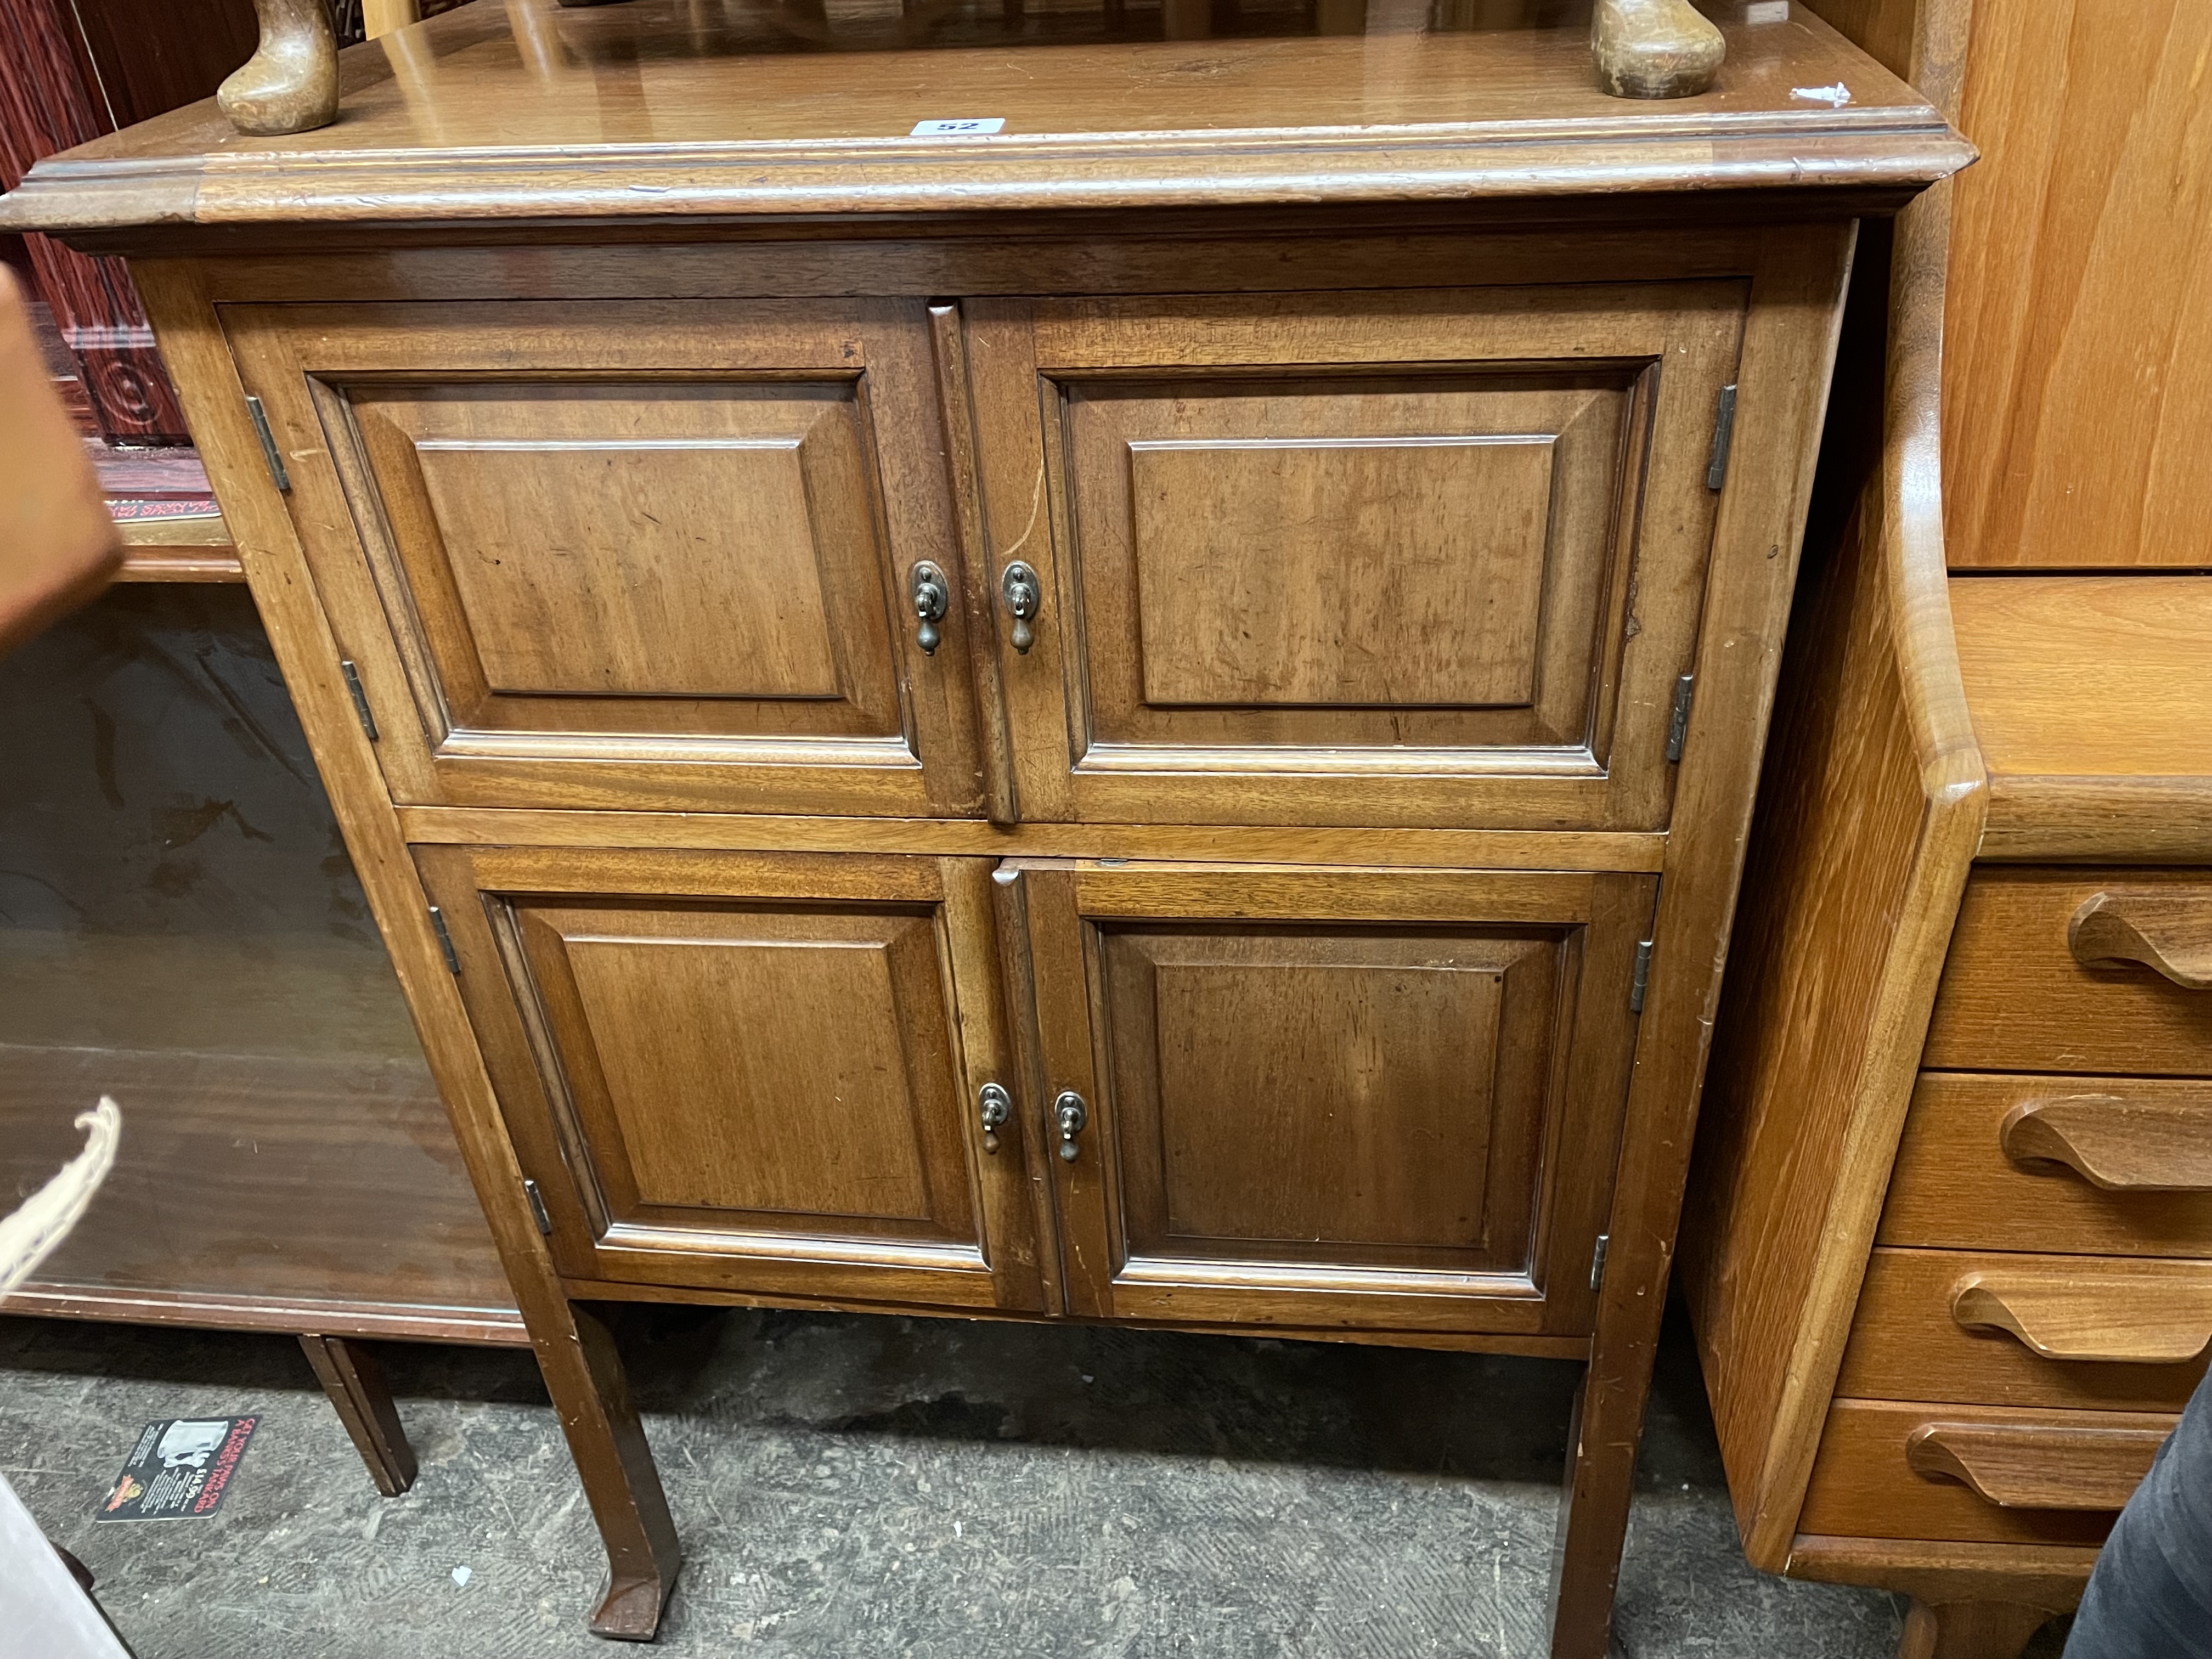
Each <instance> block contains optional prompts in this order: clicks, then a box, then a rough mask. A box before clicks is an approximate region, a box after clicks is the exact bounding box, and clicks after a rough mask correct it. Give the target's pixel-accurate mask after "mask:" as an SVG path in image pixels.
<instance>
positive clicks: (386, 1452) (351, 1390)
mask: <svg viewBox="0 0 2212 1659" xmlns="http://www.w3.org/2000/svg"><path fill="white" fill-rule="evenodd" d="M300 1346H301V1347H302V1348H303V1349H305V1350H306V1351H307V1363H308V1364H310V1365H312V1366H313V1367H314V1368H315V1380H316V1381H317V1382H319V1383H321V1384H322V1385H323V1392H324V1393H325V1394H326V1395H329V1396H330V1398H331V1405H332V1406H334V1407H337V1413H338V1421H340V1422H341V1423H343V1424H344V1425H345V1429H346V1432H347V1433H348V1434H349V1435H350V1436H352V1437H353V1443H354V1448H355V1449H356V1450H357V1451H359V1452H360V1453H361V1461H362V1462H364V1463H366V1464H368V1473H369V1478H370V1479H372V1480H374V1481H375V1482H376V1489H377V1491H379V1492H382V1493H383V1494H384V1495H385V1496H386V1498H397V1497H398V1496H399V1494H400V1493H401V1492H405V1491H406V1490H407V1489H408V1488H409V1487H410V1486H413V1485H414V1484H415V1449H414V1448H413V1447H412V1446H410V1445H409V1444H408V1443H407V1432H406V1431H405V1430H404V1429H403V1428H401V1427H400V1426H399V1413H398V1410H397V1409H396V1408H395V1407H393V1405H392V1390H391V1389H388V1388H386V1386H385V1383H384V1371H383V1370H382V1368H381V1367H380V1366H379V1365H378V1364H377V1363H376V1357H375V1355H374V1354H373V1353H371V1352H369V1350H368V1346H367V1345H366V1344H364V1343H361V1342H355V1341H349V1340H347V1339H346V1338H344V1337H343V1336H318V1335H313V1334H307V1335H302V1336H301V1338H300Z"/></svg>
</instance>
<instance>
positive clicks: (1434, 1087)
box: [1014, 861, 1651, 1334]
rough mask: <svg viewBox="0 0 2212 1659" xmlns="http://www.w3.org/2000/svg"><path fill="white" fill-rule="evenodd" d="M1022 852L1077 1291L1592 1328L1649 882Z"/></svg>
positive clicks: (1348, 1314)
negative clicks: (1053, 858) (1132, 861)
mask: <svg viewBox="0 0 2212 1659" xmlns="http://www.w3.org/2000/svg"><path fill="white" fill-rule="evenodd" d="M1014 869H1015V870H1016V871H1017V872H1018V875H1017V879H1018V881H1019V882H1020V884H1022V886H1023V887H1024V890H1025V892H1026V901H1025V902H1026V914H1027V918H1028V922H1029V944H1030V961H1031V963H1032V964H1033V972H1034V973H1035V975H1036V980H1035V983H1036V1019H1037V1021H1038V1038H1039V1045H1040V1049H1041V1053H1042V1057H1043V1061H1044V1077H1043V1086H1042V1088H1041V1090H1040V1091H1039V1095H1040V1098H1041V1099H1045V1100H1048V1099H1052V1098H1054V1097H1057V1096H1058V1095H1059V1094H1060V1091H1063V1090H1073V1091H1075V1092H1076V1093H1077V1094H1079V1095H1080V1096H1081V1097H1083V1099H1084V1100H1085V1103H1086V1105H1087V1108H1088V1110H1089V1113H1090V1117H1091V1121H1090V1123H1089V1124H1088V1125H1087V1127H1085V1129H1084V1131H1083V1132H1082V1133H1081V1135H1080V1136H1079V1138H1078V1139H1077V1143H1076V1145H1077V1151H1078V1156H1077V1157H1076V1158H1074V1159H1073V1160H1072V1161H1067V1162H1065V1163H1061V1164H1060V1167H1059V1168H1058V1169H1057V1170H1054V1175H1055V1176H1057V1178H1058V1179H1057V1186H1058V1192H1057V1200H1058V1207H1059V1211H1060V1216H1061V1218H1062V1223H1061V1225H1062V1230H1063V1233H1064V1235H1065V1237H1066V1251H1067V1258H1068V1261H1069V1304H1070V1306H1071V1308H1072V1309H1073V1310H1074V1311H1076V1312H1078V1313H1081V1314H1087V1315H1092V1316H1114V1317H1121V1316H1130V1317H1134V1318H1139V1319H1148V1320H1170V1321H1197V1322H1231V1321H1237V1320H1244V1321H1249V1322H1254V1323H1256V1324H1275V1323H1283V1324H1291V1325H1301V1326H1309V1327H1310V1326H1316V1325H1328V1324H1339V1323H1340V1324H1346V1325H1364V1326H1369V1327H1375V1328H1403V1329H1408V1330H1439V1331H1449V1330H1486V1329H1492V1330H1501V1331H1509V1332H1510V1331H1526V1332H1530V1333H1537V1332H1542V1333H1547V1334H1576V1333H1577V1332H1581V1331H1586V1330H1587V1329H1588V1328H1589V1320H1590V1313H1591V1297H1590V1294H1589V1283H1588V1281H1589V1256H1590V1247H1591V1245H1592V1243H1593V1242H1594V1241H1595V1236H1596V1232H1597V1231H1598V1219H1599V1217H1600V1216H1601V1214H1602V1213H1603V1206H1604V1200H1605V1191H1604V1188H1605V1184H1606V1183H1605V1179H1604V1176H1603V1174H1602V1171H1603V1170H1604V1168H1605V1166H1606V1164H1607V1161H1608V1158H1609V1154H1610V1152H1611V1149H1612V1147H1613V1145H1614V1142H1615V1140H1616V1138H1617V1136H1618V1133H1619V1123H1620V1109H1621V1101H1622V1097H1623V1092H1624V1091H1625V1088H1626V1071H1627V1066H1628V1060H1629V1053H1630V1049H1631V1047H1632V1042H1633V1022H1632V1019H1631V1018H1630V1016H1629V1013H1628V1010H1627V1006H1626V997H1625V996H1624V995H1623V994H1621V987H1624V986H1625V985H1626V975H1627V973H1628V970H1629V964H1630V961H1631V958H1632V954H1633V951H1634V948H1635V941H1636V939H1637V937H1638V930H1639V929H1640V928H1641V927H1643V926H1644V922H1645V921H1647V920H1648V918H1649V916H1650V904H1651V886H1650V882H1649V881H1648V880H1645V879H1641V878H1622V877H1599V878H1576V877H1568V876H1553V875H1528V876H1518V877H1511V876H1492V875H1485V874H1475V873H1467V872H1449V873H1446V872H1424V874H1423V875H1422V877H1421V878H1419V879H1418V880H1413V879H1409V878H1406V877H1403V876H1401V877H1400V878H1397V879H1396V880H1395V881H1394V882H1393V883H1392V884H1391V886H1390V887H1389V888H1387V889H1385V888H1381V887H1378V885H1377V884H1376V883H1375V882H1374V880H1373V878H1372V876H1371V874H1370V872H1361V871H1352V870H1340V871H1326V872H1323V871H1280V870H1274V871H1271V870H1266V869H1252V868H1238V867H1236V866H1226V867H1222V868H1218V869H1208V868H1181V869H1178V868H1176V867H1174V866H1127V867H1121V866H1115V867H1101V866H1098V865H1097V864H1095V863H1093V864H1085V865H1080V866H1061V865H1054V864H1050V863H1047V862H1044V861H1034V862H1026V861H1025V862H1024V863H1023V864H1020V865H1018V866H1014ZM1438 1033H1448V1034H1449V1035H1448V1036H1439V1035H1437V1034H1438ZM1440 1044H1441V1045H1442V1046H1439V1045H1440ZM1094 1056H1097V1057H1098V1058H1097V1059H1094Z"/></svg>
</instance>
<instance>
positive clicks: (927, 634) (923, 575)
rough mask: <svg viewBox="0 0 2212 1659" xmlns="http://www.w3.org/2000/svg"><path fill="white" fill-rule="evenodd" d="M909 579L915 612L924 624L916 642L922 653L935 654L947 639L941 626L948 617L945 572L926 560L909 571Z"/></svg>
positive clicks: (916, 635) (915, 637) (915, 639)
mask: <svg viewBox="0 0 2212 1659" xmlns="http://www.w3.org/2000/svg"><path fill="white" fill-rule="evenodd" d="M907 580H908V583H909V584H910V587H911V592H912V593H913V596H914V614H915V617H916V618H917V619H918V620H919V621H920V622H921V627H920V628H919V629H916V630H915V636H914V642H915V644H916V645H918V646H920V647H921V653H922V655H924V656H925V657H933V656H935V655H936V654H937V647H938V646H939V644H940V643H941V642H942V641H944V638H945V635H943V634H942V633H941V632H939V629H938V626H937V624H938V623H940V622H942V621H943V620H944V619H945V599H946V596H947V593H948V590H947V588H946V587H945V573H944V572H943V571H942V570H939V568H937V567H936V566H935V565H933V564H932V563H931V562H929V561H928V560H927V559H924V560H922V561H921V562H920V563H919V564H917V565H915V568H913V569H912V570H911V571H909V572H908V574H907Z"/></svg>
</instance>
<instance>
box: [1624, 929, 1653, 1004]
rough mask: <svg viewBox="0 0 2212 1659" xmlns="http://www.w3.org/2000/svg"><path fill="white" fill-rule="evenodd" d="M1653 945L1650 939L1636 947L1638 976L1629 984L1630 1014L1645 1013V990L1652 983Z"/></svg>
mask: <svg viewBox="0 0 2212 1659" xmlns="http://www.w3.org/2000/svg"><path fill="white" fill-rule="evenodd" d="M1651 945H1652V941H1651V940H1650V939H1642V940H1639V941H1638V943H1637V946H1636V976H1635V977H1634V978H1633V979H1632V980H1630V981H1629V982H1628V1012H1630V1013H1632V1014H1640V1013H1642V1012H1644V988H1645V987H1647V986H1649V985H1650V983H1651Z"/></svg>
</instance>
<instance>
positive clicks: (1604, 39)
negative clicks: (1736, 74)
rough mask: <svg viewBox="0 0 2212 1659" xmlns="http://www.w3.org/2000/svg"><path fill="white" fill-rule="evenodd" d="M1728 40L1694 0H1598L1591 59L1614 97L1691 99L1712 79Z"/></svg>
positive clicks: (1602, 83)
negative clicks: (1692, 2)
mask: <svg viewBox="0 0 2212 1659" xmlns="http://www.w3.org/2000/svg"><path fill="white" fill-rule="evenodd" d="M1727 56H1728V42H1727V41H1726V40H1723V39H1722V37H1721V32H1720V30H1718V29H1717V28H1716V27H1713V25H1712V23H1711V21H1710V20H1708V19H1707V18H1706V17H1705V15H1704V14H1702V13H1701V12H1699V10H1698V9H1697V8H1696V7H1695V6H1692V4H1691V3H1690V0H1597V4H1596V7H1595V9H1593V10H1592V12H1591V13H1590V58H1591V61H1592V62H1594V63H1595V64H1596V65H1597V78H1598V84H1599V85H1600V86H1601V87H1603V88H1605V89H1606V90H1607V92H1609V93H1611V94H1613V96H1614V97H1616V98H1691V97H1694V96H1696V95H1697V94H1699V93H1701V92H1703V91H1704V90H1705V88H1708V87H1710V86H1711V85H1712V83H1713V76H1714V74H1715V73H1716V72H1717V70H1719V69H1720V66H1721V59H1722V58H1725V57H1727Z"/></svg>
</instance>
